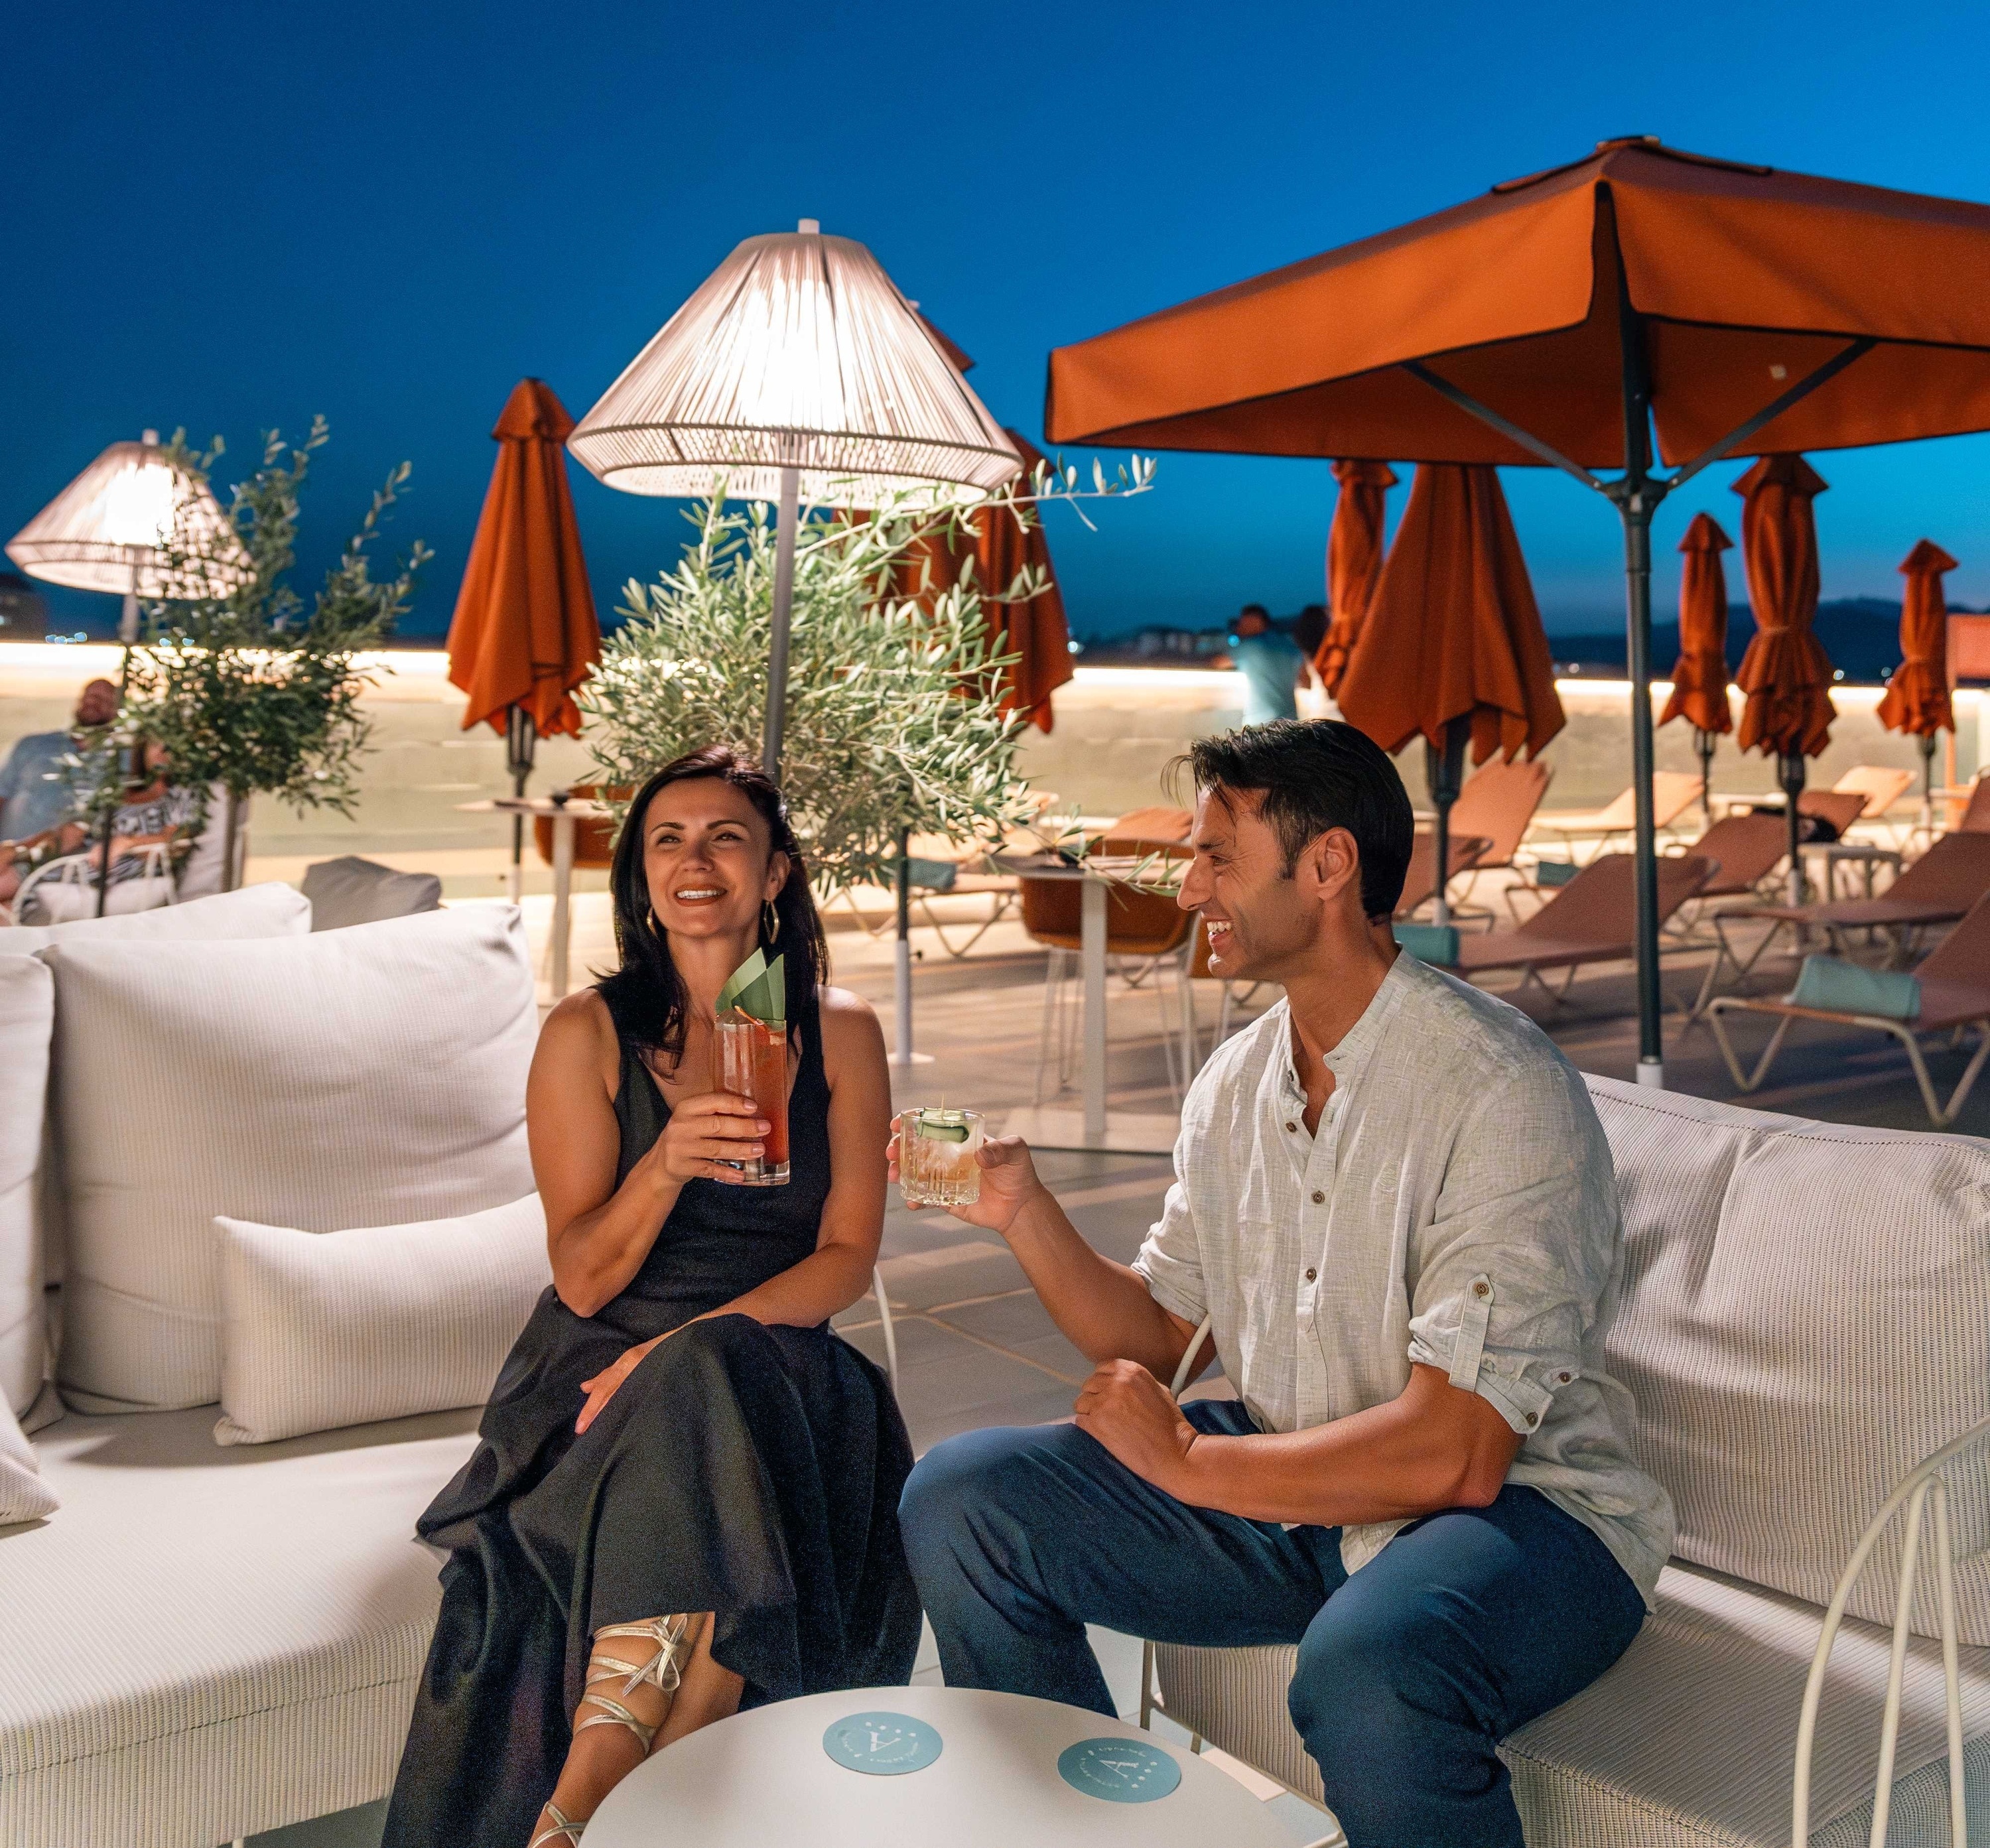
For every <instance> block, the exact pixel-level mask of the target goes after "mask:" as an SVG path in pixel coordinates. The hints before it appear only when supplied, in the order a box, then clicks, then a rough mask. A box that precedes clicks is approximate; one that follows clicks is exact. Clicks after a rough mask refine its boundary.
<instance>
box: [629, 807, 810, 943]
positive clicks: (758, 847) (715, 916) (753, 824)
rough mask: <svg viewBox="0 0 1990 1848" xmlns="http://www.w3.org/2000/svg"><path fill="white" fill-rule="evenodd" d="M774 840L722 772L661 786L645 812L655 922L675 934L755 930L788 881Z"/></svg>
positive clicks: (646, 860)
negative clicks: (766, 906)
mask: <svg viewBox="0 0 1990 1848" xmlns="http://www.w3.org/2000/svg"><path fill="white" fill-rule="evenodd" d="M643 875H644V879H645V880H646V882H647V884H648V885H649V888H650V907H651V909H653V910H654V912H656V914H657V923H658V924H660V925H661V926H662V927H663V928H664V930H666V931H667V932H669V933H670V934H671V936H683V937H723V936H745V935H748V934H750V933H752V932H756V931H757V929H759V918H760V907H761V906H762V905H763V904H765V903H766V902H767V901H768V900H769V899H772V898H773V896H774V895H775V894H776V892H779V890H780V889H781V888H782V886H783V885H785V884H786V882H787V877H788V857H787V855H786V854H779V853H773V852H771V851H769V837H768V832H767V824H766V822H765V821H764V820H762V819H761V817H760V813H759V810H757V809H756V808H755V807H754V806H753V805H752V803H750V802H749V801H748V800H746V797H745V795H744V794H743V793H742V792H741V791H739V790H735V788H733V787H732V785H731V784H730V783H726V782H725V781H723V780H721V779H720V778H718V777H716V776H698V777H694V778H692V779H691V780H689V781H688V782H684V783H671V784H669V785H668V786H666V787H665V788H663V789H661V790H658V791H657V793H656V794H655V795H654V796H653V797H650V807H649V810H648V812H647V814H644V817H643Z"/></svg>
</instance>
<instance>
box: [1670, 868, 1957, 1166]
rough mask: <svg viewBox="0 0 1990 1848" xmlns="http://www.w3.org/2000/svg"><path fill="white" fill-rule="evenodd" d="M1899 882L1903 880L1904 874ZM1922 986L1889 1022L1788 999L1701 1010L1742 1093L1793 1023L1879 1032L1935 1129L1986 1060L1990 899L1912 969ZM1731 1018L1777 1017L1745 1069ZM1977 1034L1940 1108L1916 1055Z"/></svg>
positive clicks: (1726, 1000) (1739, 1000)
mask: <svg viewBox="0 0 1990 1848" xmlns="http://www.w3.org/2000/svg"><path fill="white" fill-rule="evenodd" d="M1903 877H1905V875H1903ZM1915 973H1916V975H1917V977H1919V979H1920V1008H1919V1009H1918V1010H1917V1011H1916V1012H1915V1013H1914V1014H1912V1015H1910V1016H1908V1017H1905V1018H1901V1019H1895V1018H1893V1017H1890V1016H1887V1015H1883V1014H1866V1013H1859V1012H1857V1011H1853V1010H1851V1009H1847V1008H1837V1007H1802V1006H1799V1005H1797V1004H1795V1003H1794V1002H1792V1001H1790V1000H1774V999H1770V998H1767V997H1757V996H1751V995H1738V994H1723V995H1720V996H1718V997H1716V999H1715V1000H1713V1002H1712V1003H1711V1004H1710V1006H1709V1007H1708V1008H1707V1021H1708V1024H1710V1026H1711V1027H1712V1028H1713V1037H1714V1038H1715V1039H1716V1040H1717V1041H1719V1042H1720V1054H1721V1056H1722V1058H1724V1059H1726V1060H1727V1069H1728V1070H1729V1072H1731V1073H1732V1074H1733V1075H1734V1082H1735V1083H1736V1084H1737V1085H1739V1086H1740V1088H1741V1089H1742V1090H1743V1091H1744V1092H1747V1091H1754V1090H1755V1089H1758V1088H1759V1087H1760V1086H1761V1082H1762V1081H1763V1079H1765V1078H1767V1077H1768V1075H1769V1068H1770V1066H1771V1065H1773V1064H1774V1062H1775V1058H1776V1055H1777V1054H1778V1052H1780V1051H1781V1050H1782V1045H1783V1041H1784V1039H1785V1038H1786V1037H1787V1036H1788V1033H1789V1030H1790V1028H1791V1025H1792V1024H1795V1022H1796V1021H1826V1022H1829V1024H1832V1025H1834V1026H1839V1027H1859V1028H1866V1029H1867V1030H1868V1031H1872V1032H1874V1033H1884V1034H1890V1035H1891V1036H1892V1038H1895V1039H1897V1040H1898V1041H1900V1044H1901V1045H1903V1046H1904V1047H1906V1048H1907V1060H1908V1062H1909V1063H1910V1065H1912V1066H1913V1067H1914V1079H1915V1082H1917V1084H1919V1085H1920V1088H1921V1102H1923V1103H1924V1104H1925V1105H1926V1106H1927V1113H1928V1119H1929V1121H1930V1122H1931V1123H1933V1124H1934V1126H1935V1127H1936V1128H1937V1130H1945V1129H1947V1128H1948V1126H1949V1125H1950V1124H1951V1123H1954V1121H1955V1119H1956V1116H1957V1114H1958V1112H1960V1111H1961V1109H1962V1106H1963V1105H1964V1104H1965V1102H1968V1098H1969V1092H1970V1089H1971V1086H1972V1085H1975V1082H1976V1079H1977V1076H1978V1074H1979V1073H1980V1072H1982V1069H1983V1065H1984V1062H1985V1058H1990V897H1985V898H1983V899H1978V901H1977V902H1976V904H1975V906H1974V907H1973V908H1972V909H1971V910H1970V911H1969V912H1968V914H1967V915H1966V916H1965V917H1964V919H1963V920H1962V922H1961V923H1959V924H1958V925H1957V926H1956V927H1955V928H1954V929H1953V930H1951V932H1949V933H1948V936H1946V937H1945V938H1944V939H1943V940H1942V941H1941V943H1939V944H1937V946H1935V947H1934V949H1932V950H1931V951H1930V952H1929V953H1928V955H1927V959H1926V960H1924V962H1923V963H1922V964H1921V966H1920V968H1919V969H1918V970H1916V971H1915ZM1728 1014H1774V1015H1776V1016H1777V1017H1778V1018H1777V1021H1776V1030H1775V1031H1774V1033H1772V1034H1771V1035H1770V1036H1769V1043H1768V1045H1766V1046H1765V1047H1764V1048H1763V1049H1762V1055H1761V1058H1758V1059H1757V1060H1756V1062H1755V1063H1754V1067H1753V1068H1751V1069H1749V1070H1745V1071H1744V1069H1743V1068H1742V1065H1741V1061H1740V1058H1738V1057H1737V1055H1736V1054H1735V1051H1734V1042H1733V1041H1731V1040H1730V1038H1729V1037H1728V1032H1727V1020H1726V1016H1727V1015H1728ZM1971 1027H1974V1028H1975V1029H1976V1035H1977V1038H1976V1051H1975V1054H1974V1055H1972V1056H1971V1059H1970V1061H1969V1063H1968V1065H1965V1067H1964V1068H1963V1071H1962V1075H1961V1077H1960V1078H1959V1079H1957V1081H1956V1085H1955V1089H1954V1091H1952V1092H1951V1093H1950V1094H1949V1099H1948V1102H1947V1103H1945V1104H1944V1102H1941V1099H1939V1098H1938V1097H1937V1096H1936V1095H1935V1089H1934V1081H1933V1080H1932V1079H1931V1078H1930V1077H1929V1075H1928V1068H1927V1058H1925V1057H1924V1055H1923V1053H1922V1050H1921V1038H1922V1036H1923V1035H1924V1034H1934V1033H1947V1034H1952V1035H1954V1037H1955V1038H1956V1039H1957V1040H1958V1042H1959V1041H1960V1039H1961V1035H1962V1034H1964V1033H1965V1032H1967V1031H1968V1029H1969V1028H1971Z"/></svg>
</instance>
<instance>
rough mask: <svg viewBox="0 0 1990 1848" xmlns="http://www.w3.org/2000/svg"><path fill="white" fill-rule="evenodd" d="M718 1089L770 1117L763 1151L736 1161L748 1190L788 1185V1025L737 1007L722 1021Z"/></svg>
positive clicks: (763, 1141) (719, 1039) (719, 1034)
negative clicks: (751, 1104)
mask: <svg viewBox="0 0 1990 1848" xmlns="http://www.w3.org/2000/svg"><path fill="white" fill-rule="evenodd" d="M717 1025H718V1088H719V1089H721V1090H722V1091H730V1092H732V1094H733V1095H734V1096H736V1097H744V1098H747V1099H750V1100H751V1101H752V1102H753V1103H754V1104H755V1105H756V1106H757V1107H758V1108H759V1113H760V1114H761V1115H762V1116H764V1117H765V1118H766V1119H767V1133H766V1135H765V1136H762V1137H761V1138H760V1144H761V1147H762V1150H763V1151H764V1153H761V1154H759V1155H755V1156H752V1157H749V1158H748V1159H747V1160H745V1161H739V1162H735V1163H732V1164H731V1165H732V1166H733V1167H736V1168H738V1169H739V1174H740V1178H741V1179H742V1180H743V1181H744V1182H745V1184H746V1185H747V1186H748V1187H786V1185H787V1184H788V1032H787V1028H786V1024H785V1023H784V1022H782V1021H772V1022H769V1021H756V1019H754V1017H752V1015H751V1014H744V1013H742V1012H741V1011H739V1009H738V1008H736V1007H732V1008H728V1009H727V1010H726V1011H725V1013H723V1014H721V1015H720V1016H719V1017H718V1023H717Z"/></svg>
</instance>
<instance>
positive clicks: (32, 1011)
mask: <svg viewBox="0 0 1990 1848" xmlns="http://www.w3.org/2000/svg"><path fill="white" fill-rule="evenodd" d="M4 942H5V938H4V936H0V943H4ZM55 1017H56V1004H55V983H53V981H52V980H50V979H49V972H48V970H46V968H45V967H44V966H42V964H41V963H38V962H36V960H35V959H34V958H33V957H32V956H5V955H0V1413H5V1414H6V1415H7V1422H8V1425H11V1424H12V1415H13V1414H14V1413H15V1412H25V1411H27V1409H28V1408H29V1406H30V1405H33V1404H34V1402H35V1399H36V1395H37V1394H39V1392H40V1391H41V1390H42V1375H43V1374H44V1373H45V1372H46V1371H47V1367H46V1362H47V1358H48V1356H47V1352H46V1342H45V1341H44V1340H43V1338H42V1264H41V1240H40V1239H39V1237H38V1236H37V1235H36V1219H37V1217H38V1214H37V1211H36V1200H37V1196H38V1195H39V1192H40V1187H41V1165H42V1121H43V1116H44V1114H45V1111H46V1103H47V1099H48V1089H49V1032H50V1031H51V1029H52V1028H53V1027H54V1024H55ZM4 1435H5V1432H4V1430H0V1436H4ZM5 1500H6V1492H5V1488H4V1486H0V1508H4V1505H5ZM5 1518H6V1516H5V1513H4V1512H0V1520H4V1519H5ZM13 1518H14V1519H15V1520H25V1519H26V1518H27V1517H25V1516H24V1515H16V1516H15V1517H13Z"/></svg>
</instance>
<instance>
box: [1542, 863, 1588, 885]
mask: <svg viewBox="0 0 1990 1848" xmlns="http://www.w3.org/2000/svg"><path fill="white" fill-rule="evenodd" d="M1581 871H1582V868H1581V867H1579V866H1577V865H1575V864H1574V862H1573V861H1568V860H1538V861H1536V862H1535V863H1534V883H1535V884H1536V885H1567V883H1568V882H1569V881H1570V880H1571V879H1573V878H1574V877H1575V875H1577V873H1579V872H1581Z"/></svg>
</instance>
